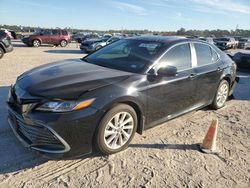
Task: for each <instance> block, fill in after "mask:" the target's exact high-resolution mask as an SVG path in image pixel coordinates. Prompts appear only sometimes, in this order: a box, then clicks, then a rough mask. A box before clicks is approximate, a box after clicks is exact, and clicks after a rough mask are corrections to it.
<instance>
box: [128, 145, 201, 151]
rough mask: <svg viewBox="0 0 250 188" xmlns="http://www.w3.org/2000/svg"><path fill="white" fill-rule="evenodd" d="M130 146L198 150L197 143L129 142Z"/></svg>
mask: <svg viewBox="0 0 250 188" xmlns="http://www.w3.org/2000/svg"><path fill="white" fill-rule="evenodd" d="M129 147H132V148H147V149H149V148H154V149H160V150H162V149H169V150H184V151H185V150H196V151H200V147H199V144H158V143H156V144H130V145H129Z"/></svg>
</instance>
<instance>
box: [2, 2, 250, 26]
mask: <svg viewBox="0 0 250 188" xmlns="http://www.w3.org/2000/svg"><path fill="white" fill-rule="evenodd" d="M0 24H9V25H23V26H35V27H38V26H39V27H48V28H55V27H61V28H64V27H71V28H78V29H93V30H109V29H117V30H119V29H139V30H142V29H148V30H152V31H176V30H178V29H180V28H181V27H183V28H185V29H228V30H231V29H233V30H234V29H235V28H236V27H237V25H238V28H239V29H250V0H71V1H70V0H67V1H64V0H0Z"/></svg>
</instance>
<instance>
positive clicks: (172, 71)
mask: <svg viewBox="0 0 250 188" xmlns="http://www.w3.org/2000/svg"><path fill="white" fill-rule="evenodd" d="M157 75H158V76H163V77H173V76H176V75H177V68H176V67H174V66H169V65H168V66H166V67H161V68H160V69H158V71H157Z"/></svg>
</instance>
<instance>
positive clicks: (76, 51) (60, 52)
mask: <svg viewBox="0 0 250 188" xmlns="http://www.w3.org/2000/svg"><path fill="white" fill-rule="evenodd" d="M44 52H46V53H55V54H83V53H82V52H81V51H80V50H45V51H44Z"/></svg>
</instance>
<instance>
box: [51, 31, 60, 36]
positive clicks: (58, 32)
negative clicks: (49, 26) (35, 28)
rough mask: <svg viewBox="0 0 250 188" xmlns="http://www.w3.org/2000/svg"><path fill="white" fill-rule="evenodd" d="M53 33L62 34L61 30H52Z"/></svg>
mask: <svg viewBox="0 0 250 188" xmlns="http://www.w3.org/2000/svg"><path fill="white" fill-rule="evenodd" d="M52 35H60V31H59V30H52Z"/></svg>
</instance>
